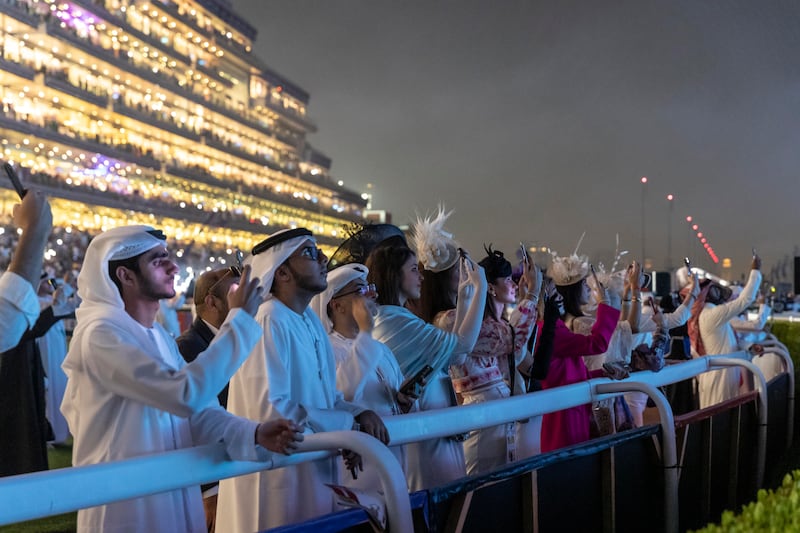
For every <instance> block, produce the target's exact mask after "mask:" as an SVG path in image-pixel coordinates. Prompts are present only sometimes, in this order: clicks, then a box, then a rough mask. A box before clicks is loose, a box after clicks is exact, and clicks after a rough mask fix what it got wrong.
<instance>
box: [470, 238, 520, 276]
mask: <svg viewBox="0 0 800 533" xmlns="http://www.w3.org/2000/svg"><path fill="white" fill-rule="evenodd" d="M483 249H484V250H485V251H486V257H484V258H483V259H481V260H480V261H479V262H478V264H479V265H480V266H482V267H483V270H484V272H485V273H486V281H488V282H489V283H494V281H495V280H496V279H497V278H507V277H509V276H510V275H511V271H512V268H511V263H509V262H508V259H506V258H505V257H504V256H503V252H501V251H499V250H492V245H491V244H490V245H489V247H488V248H487V247H486V245H485V244H484V245H483Z"/></svg>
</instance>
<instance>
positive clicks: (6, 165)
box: [3, 163, 28, 200]
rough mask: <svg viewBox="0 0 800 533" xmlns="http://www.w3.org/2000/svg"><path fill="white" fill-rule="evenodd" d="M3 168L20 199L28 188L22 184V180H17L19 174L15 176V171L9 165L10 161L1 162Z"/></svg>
mask: <svg viewBox="0 0 800 533" xmlns="http://www.w3.org/2000/svg"><path fill="white" fill-rule="evenodd" d="M3 169H5V171H6V175H7V176H8V179H10V180H11V184H12V185H14V190H15V191H17V194H18V195H19V198H20V200H21V199H23V198H25V193H27V192H28V189H26V188H25V187H23V186H22V182H21V181H20V180H19V176H17V172H16V171H15V170H14V167H12V166H11V163H3Z"/></svg>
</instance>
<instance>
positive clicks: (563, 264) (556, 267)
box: [547, 232, 589, 286]
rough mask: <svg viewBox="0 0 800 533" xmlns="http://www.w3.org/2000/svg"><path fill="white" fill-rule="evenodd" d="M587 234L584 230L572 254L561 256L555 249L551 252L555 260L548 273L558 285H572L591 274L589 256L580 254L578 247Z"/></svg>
mask: <svg viewBox="0 0 800 533" xmlns="http://www.w3.org/2000/svg"><path fill="white" fill-rule="evenodd" d="M585 236H586V233H585V232H584V234H583V235H581V238H580V239H579V240H578V245H577V246H576V247H575V251H574V252H572V255H568V256H559V255H558V253H557V252H555V251H552V252H550V254H551V255H552V256H553V262H552V263H551V264H550V268H548V269H547V275H548V276H549V277H550V278H552V279H553V282H555V284H556V285H559V286H564V285H572V284H573V283H578V282H579V281H581V280H582V279H584V278H585V277H586V276H588V275H589V258H588V257H587V256H585V255H580V256H579V255H578V249H579V248H580V247H581V242H583V238H584V237H585Z"/></svg>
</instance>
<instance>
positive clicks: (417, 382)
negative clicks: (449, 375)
mask: <svg viewBox="0 0 800 533" xmlns="http://www.w3.org/2000/svg"><path fill="white" fill-rule="evenodd" d="M432 373H433V367H432V366H431V365H425V366H423V367H422V369H421V370H420V371H419V372H417V373H416V374H414V375H413V376H411V377H410V378H408V379H407V380H405V381H404V382H403V383H402V384H401V385H400V392H401V393H403V394H405V395H406V396H410V397H412V398H419V397H420V395H421V394H422V391H423V389H424V383H425V381H426V380H427V379H428V376H430V375H431V374H432Z"/></svg>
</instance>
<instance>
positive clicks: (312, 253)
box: [294, 246, 322, 261]
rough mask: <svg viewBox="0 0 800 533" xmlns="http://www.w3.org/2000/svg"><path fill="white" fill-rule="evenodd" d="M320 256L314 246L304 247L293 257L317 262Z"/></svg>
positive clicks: (320, 253) (318, 250)
mask: <svg viewBox="0 0 800 533" xmlns="http://www.w3.org/2000/svg"><path fill="white" fill-rule="evenodd" d="M321 255H322V250H321V249H319V248H317V247H316V246H306V247H304V248H303V249H302V250H300V253H299V254H298V255H296V256H294V257H302V258H303V259H308V260H310V261H319V258H320V256H321Z"/></svg>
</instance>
